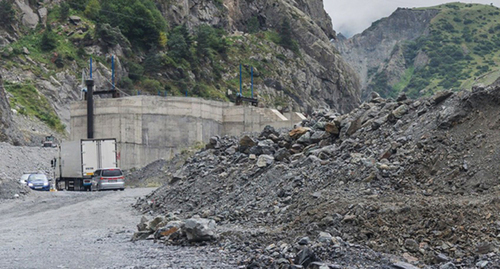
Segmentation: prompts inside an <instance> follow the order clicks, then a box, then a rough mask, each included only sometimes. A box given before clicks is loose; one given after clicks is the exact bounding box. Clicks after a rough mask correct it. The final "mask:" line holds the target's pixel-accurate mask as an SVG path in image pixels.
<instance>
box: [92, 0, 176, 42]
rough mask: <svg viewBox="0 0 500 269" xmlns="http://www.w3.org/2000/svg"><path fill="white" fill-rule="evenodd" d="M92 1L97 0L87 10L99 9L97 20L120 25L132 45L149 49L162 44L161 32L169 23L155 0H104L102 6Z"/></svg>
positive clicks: (116, 25)
mask: <svg viewBox="0 0 500 269" xmlns="http://www.w3.org/2000/svg"><path fill="white" fill-rule="evenodd" d="M92 1H97V0H90V2H89V3H88V4H87V7H86V9H85V12H86V13H87V10H98V11H99V14H98V15H96V16H97V18H96V21H97V22H99V23H108V24H110V25H111V26H112V27H119V28H120V30H121V32H122V33H123V35H124V36H126V37H127V38H128V40H129V41H130V43H132V45H134V46H137V47H141V48H147V49H148V48H151V47H152V46H155V45H158V46H160V45H161V44H160V41H161V39H160V38H161V36H162V35H161V33H163V32H165V31H166V30H167V27H168V24H167V22H166V21H165V19H164V18H163V16H162V14H161V12H160V11H159V10H158V8H157V7H156V5H155V3H154V2H153V1H151V0H102V1H101V4H100V7H99V6H97V5H92V6H91V3H92ZM89 6H90V8H89Z"/></svg>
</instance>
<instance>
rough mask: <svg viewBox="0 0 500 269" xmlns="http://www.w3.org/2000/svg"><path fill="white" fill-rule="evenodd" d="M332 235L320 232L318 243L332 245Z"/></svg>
mask: <svg viewBox="0 0 500 269" xmlns="http://www.w3.org/2000/svg"><path fill="white" fill-rule="evenodd" d="M332 239H333V237H332V235H331V234H329V233H325V232H320V233H319V236H318V242H321V243H325V244H329V243H332Z"/></svg>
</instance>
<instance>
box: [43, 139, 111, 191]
mask: <svg viewBox="0 0 500 269" xmlns="http://www.w3.org/2000/svg"><path fill="white" fill-rule="evenodd" d="M52 166H53V167H54V168H55V179H56V182H55V183H56V188H57V189H58V190H62V189H65V190H73V191H77V190H85V191H87V190H91V186H92V182H91V178H92V175H93V174H94V171H96V170H97V169H99V168H106V167H118V160H117V151H116V139H114V138H111V139H81V140H77V141H68V142H63V143H61V144H60V146H59V156H58V157H57V158H56V159H54V160H53V163H52Z"/></svg>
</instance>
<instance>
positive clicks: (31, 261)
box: [0, 188, 237, 268]
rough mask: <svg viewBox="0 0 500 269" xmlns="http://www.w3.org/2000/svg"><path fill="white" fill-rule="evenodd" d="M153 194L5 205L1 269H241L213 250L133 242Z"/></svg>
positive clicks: (37, 197)
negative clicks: (137, 205)
mask: <svg viewBox="0 0 500 269" xmlns="http://www.w3.org/2000/svg"><path fill="white" fill-rule="evenodd" d="M151 191H152V189H146V188H142V189H140V188H137V189H126V190H125V191H108V192H92V193H88V192H66V191H61V192H33V193H32V194H30V195H29V196H26V197H24V198H23V199H17V200H0V216H1V217H0V242H1V243H0V257H1V258H0V268H236V267H237V266H236V265H234V261H233V260H231V259H230V258H227V255H225V253H219V252H218V251H217V249H214V248H213V247H190V248H182V247H171V246H164V245H161V244H158V243H154V242H152V241H138V242H131V241H130V238H131V236H132V234H133V233H134V232H135V231H136V229H137V228H136V224H137V223H138V220H139V219H140V216H139V215H138V213H136V212H135V211H134V210H133V209H132V207H131V204H132V203H134V202H135V201H136V199H137V198H138V197H140V196H144V195H146V194H147V193H149V192H151Z"/></svg>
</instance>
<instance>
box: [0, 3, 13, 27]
mask: <svg viewBox="0 0 500 269" xmlns="http://www.w3.org/2000/svg"><path fill="white" fill-rule="evenodd" d="M15 15H16V12H15V11H14V8H13V7H12V3H10V2H9V1H7V0H2V1H1V2H0V23H1V24H2V25H9V24H11V23H12V22H14V18H15Z"/></svg>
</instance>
